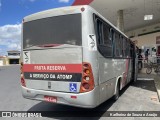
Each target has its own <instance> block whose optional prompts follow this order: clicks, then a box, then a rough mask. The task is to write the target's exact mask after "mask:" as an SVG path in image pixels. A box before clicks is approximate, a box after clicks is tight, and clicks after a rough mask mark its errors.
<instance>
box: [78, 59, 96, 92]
mask: <svg viewBox="0 0 160 120" xmlns="http://www.w3.org/2000/svg"><path fill="white" fill-rule="evenodd" d="M93 89H94V78H93V73H92V68H91V65H90V64H89V63H86V62H84V63H83V75H82V82H81V87H80V92H81V93H83V92H89V91H91V90H93Z"/></svg>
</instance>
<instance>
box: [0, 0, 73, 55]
mask: <svg viewBox="0 0 160 120" xmlns="http://www.w3.org/2000/svg"><path fill="white" fill-rule="evenodd" d="M73 2H74V0H0V56H3V55H7V52H6V51H8V50H20V49H21V21H22V19H23V18H24V17H25V16H27V15H30V14H32V13H36V12H39V11H43V10H47V9H52V8H57V7H63V6H70V5H71V4H72V3H73Z"/></svg>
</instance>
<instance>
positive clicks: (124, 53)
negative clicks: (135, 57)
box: [123, 38, 127, 58]
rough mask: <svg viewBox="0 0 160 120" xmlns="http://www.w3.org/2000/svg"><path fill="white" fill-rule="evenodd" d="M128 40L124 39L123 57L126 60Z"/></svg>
mask: <svg viewBox="0 0 160 120" xmlns="http://www.w3.org/2000/svg"><path fill="white" fill-rule="evenodd" d="M126 42H127V41H126V39H125V38H123V57H124V58H126V56H127V55H126V46H127V44H126Z"/></svg>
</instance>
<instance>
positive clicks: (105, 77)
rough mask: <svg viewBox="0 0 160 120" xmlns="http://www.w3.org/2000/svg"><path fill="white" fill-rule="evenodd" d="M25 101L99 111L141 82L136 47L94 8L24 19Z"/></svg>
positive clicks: (69, 9)
mask: <svg viewBox="0 0 160 120" xmlns="http://www.w3.org/2000/svg"><path fill="white" fill-rule="evenodd" d="M22 30H23V32H22V52H23V53H22V54H23V56H22V59H23V62H22V64H21V86H22V94H23V97H24V98H27V99H34V100H40V101H47V102H52V103H57V104H65V105H70V106H77V107H84V108H94V107H96V106H98V105H100V104H101V103H103V102H105V101H106V100H108V99H109V98H111V97H113V98H114V99H115V100H116V99H118V97H119V92H120V90H122V89H123V88H124V87H125V86H126V85H127V84H128V83H129V82H130V81H134V80H136V75H137V72H136V71H137V70H136V65H137V62H136V52H135V45H134V44H133V43H132V42H131V41H130V40H129V38H128V37H127V36H126V35H124V34H123V33H122V32H121V31H119V30H118V29H117V28H116V27H114V26H113V25H112V24H111V23H110V22H109V21H108V20H106V19H105V18H104V17H103V16H101V15H100V14H99V13H98V12H96V11H95V10H94V9H93V8H91V7H90V6H87V5H84V6H71V7H64V8H56V9H51V10H46V11H42V12H39V13H35V14H32V15H30V16H27V17H25V18H24V19H23V27H22Z"/></svg>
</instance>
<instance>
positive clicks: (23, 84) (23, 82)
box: [21, 76, 26, 87]
mask: <svg viewBox="0 0 160 120" xmlns="http://www.w3.org/2000/svg"><path fill="white" fill-rule="evenodd" d="M21 85H22V86H23V87H26V82H25V80H24V77H23V76H21Z"/></svg>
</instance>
